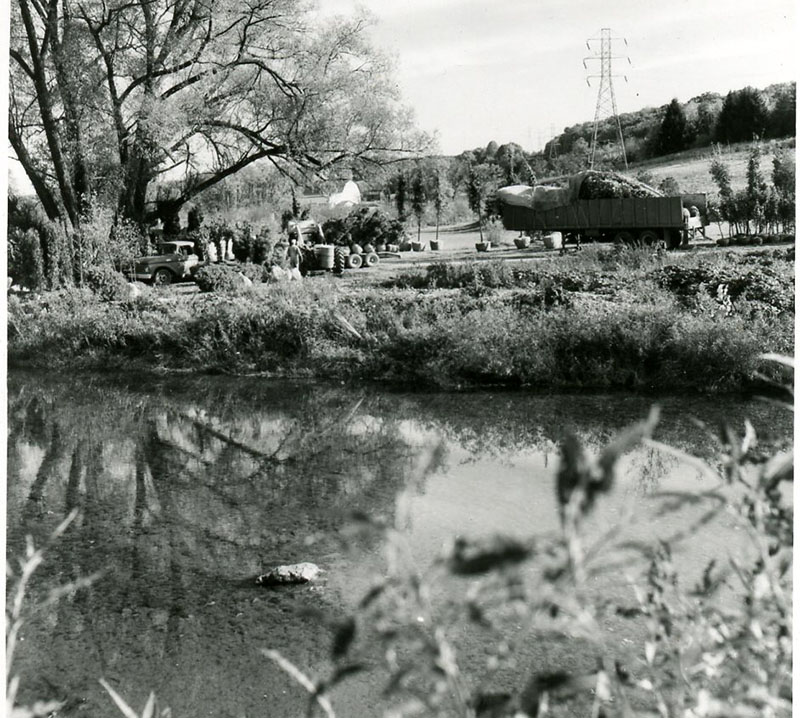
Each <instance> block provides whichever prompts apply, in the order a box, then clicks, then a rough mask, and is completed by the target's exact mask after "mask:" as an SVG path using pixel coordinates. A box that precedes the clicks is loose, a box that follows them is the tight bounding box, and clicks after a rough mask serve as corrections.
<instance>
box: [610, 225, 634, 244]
mask: <svg viewBox="0 0 800 718" xmlns="http://www.w3.org/2000/svg"><path fill="white" fill-rule="evenodd" d="M632 243H633V235H632V234H631V233H630V232H629V231H628V230H627V229H623V230H620V231H619V232H617V233H616V234H615V235H614V244H632Z"/></svg>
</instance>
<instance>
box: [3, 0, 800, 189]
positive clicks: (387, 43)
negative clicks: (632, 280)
mask: <svg viewBox="0 0 800 718" xmlns="http://www.w3.org/2000/svg"><path fill="white" fill-rule="evenodd" d="M318 2H319V9H320V11H321V12H322V13H323V14H325V15H332V14H337V13H342V14H350V13H352V12H353V11H354V10H355V9H356V8H357V7H362V8H365V9H366V10H367V11H368V12H369V13H370V14H371V15H372V16H373V18H374V26H373V27H372V28H371V30H370V32H371V33H372V35H373V38H374V41H375V43H376V44H377V46H378V47H380V48H382V49H383V50H384V51H385V52H387V53H388V54H390V55H391V56H392V57H393V58H394V61H395V68H396V72H395V78H396V80H397V83H398V86H399V90H400V92H401V95H402V97H403V99H404V102H405V103H406V104H407V105H409V106H410V107H411V108H413V110H414V112H415V115H416V120H417V124H418V126H419V127H420V129H422V130H425V131H427V132H429V133H431V134H433V133H435V134H436V136H437V138H438V146H439V150H440V151H441V152H442V153H444V154H458V153H459V152H461V151H463V150H465V149H473V148H476V147H485V146H486V145H487V144H488V143H489V141H491V140H494V141H496V142H497V143H498V144H503V143H505V142H516V143H518V144H520V145H522V147H523V148H524V149H525V150H527V151H533V150H537V149H541V148H542V147H543V146H544V143H545V142H546V141H548V140H549V139H550V138H551V137H553V136H554V135H555V134H558V133H560V132H561V131H562V130H563V129H564V128H565V127H568V126H570V125H574V124H577V123H579V122H584V121H589V120H591V119H592V118H593V117H594V111H595V104H596V101H597V90H598V80H597V79H590V82H591V85H590V84H587V78H588V77H589V75H591V74H595V73H597V72H599V62H597V61H591V60H590V61H588V62H587V65H588V69H584V66H583V59H584V58H586V57H589V56H592V55H593V54H599V43H598V42H593V43H590V48H587V44H586V41H587V40H589V39H590V38H599V36H600V30H601V28H605V27H607V28H610V29H611V31H612V34H613V36H614V37H615V38H618V39H616V40H614V43H613V50H614V54H615V55H618V56H620V57H619V59H615V60H613V61H612V62H613V69H614V72H615V74H618V75H620V76H619V77H616V78H615V79H614V80H613V82H614V90H615V94H616V100H617V108H618V111H619V112H629V111H635V110H638V109H641V108H642V107H647V106H660V105H665V104H667V103H668V102H669V101H670V100H671V99H672V98H673V97H676V98H677V99H678V100H680V101H682V102H685V101H686V100H689V99H691V98H692V97H695V96H696V95H699V94H701V93H703V92H706V91H712V92H719V93H721V94H724V93H726V92H727V91H728V90H738V89H741V88H742V87H746V86H748V85H751V86H753V87H757V88H764V87H766V86H767V85H770V84H772V83H775V82H786V81H789V80H794V79H796V78H797V70H798V65H797V56H798V52H797V46H798V37H800V32H798V27H797V11H798V3H799V2H800V0H761V1H760V2H759V3H756V2H754V1H753V0H750V1H749V2H747V3H745V2H742V0H729V1H727V2H726V1H725V0H660V1H658V2H654V1H653V0H360V2H359V1H358V0H318ZM623 39H624V40H623ZM626 43H627V44H626ZM628 58H630V63H629V62H628ZM623 75H624V76H625V77H623ZM626 79H627V81H626ZM5 87H7V85H5ZM4 91H5V89H4ZM9 170H10V175H11V177H10V178H11V180H12V183H13V184H14V185H15V186H16V187H17V188H18V189H21V190H24V189H25V186H26V185H27V180H26V179H25V177H24V175H23V173H22V172H21V170H20V168H19V167H18V164H17V163H16V162H15V161H11V162H9Z"/></svg>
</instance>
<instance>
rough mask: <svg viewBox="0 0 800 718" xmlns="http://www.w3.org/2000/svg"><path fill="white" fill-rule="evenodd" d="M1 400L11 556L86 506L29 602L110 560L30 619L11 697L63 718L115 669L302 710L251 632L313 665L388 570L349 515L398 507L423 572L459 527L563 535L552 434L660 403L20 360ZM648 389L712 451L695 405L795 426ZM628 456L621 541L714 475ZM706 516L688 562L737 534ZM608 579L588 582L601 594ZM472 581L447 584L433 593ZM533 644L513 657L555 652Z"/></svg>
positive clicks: (615, 501)
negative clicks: (336, 626) (340, 620)
mask: <svg viewBox="0 0 800 718" xmlns="http://www.w3.org/2000/svg"><path fill="white" fill-rule="evenodd" d="M8 402H9V406H8V464H7V466H8V484H7V498H8V503H7V506H8V509H7V510H8V514H7V526H8V529H7V547H8V548H7V551H8V559H9V561H12V562H14V565H16V563H15V562H16V559H17V557H19V556H21V555H22V553H23V552H24V546H25V537H26V536H28V535H30V536H32V537H33V539H34V541H35V542H36V543H37V545H38V544H41V543H42V542H43V541H45V540H46V539H47V537H48V535H49V533H50V532H51V531H52V530H53V529H54V528H55V527H56V526H57V525H58V523H59V522H60V521H62V520H63V518H64V517H65V516H66V515H67V514H68V513H69V512H70V511H71V510H72V509H78V510H79V515H78V518H77V519H76V520H75V521H74V522H73V524H72V525H71V526H70V527H69V528H68V529H67V531H66V532H65V534H64V535H63V536H62V537H61V538H60V539H59V540H58V541H57V542H55V543H54V545H52V546H51V547H49V548H48V550H47V553H46V557H45V561H44V563H43V564H42V565H41V567H40V568H39V570H38V571H37V573H36V575H35V578H34V581H33V582H32V586H31V589H30V591H29V592H28V595H27V597H26V601H28V602H29V604H30V605H31V606H33V605H35V604H36V603H37V602H40V601H42V600H44V598H45V597H46V596H47V593H48V590H49V589H51V588H53V587H55V586H57V585H59V584H61V583H66V582H68V581H72V580H76V579H78V578H81V577H87V576H90V575H92V574H95V573H97V572H101V574H100V577H99V578H97V580H95V581H94V583H93V584H92V585H91V586H90V587H89V588H88V589H84V590H81V591H79V592H77V593H76V594H74V595H73V596H71V597H68V598H65V599H63V600H61V601H60V602H58V603H57V604H56V605H55V606H54V607H53V608H48V609H47V610H45V611H42V612H41V613H39V614H38V615H36V616H35V617H33V618H32V619H31V620H30V622H29V623H28V624H27V625H26V626H25V627H24V629H23V631H22V632H21V635H20V640H19V642H18V646H17V652H16V656H15V663H14V669H15V672H16V673H18V674H19V675H20V677H21V687H20V693H19V696H20V700H21V701H33V700H37V699H38V700H42V699H55V700H63V701H66V705H65V707H64V708H63V710H62V711H61V712H60V713H59V715H80V716H90V717H94V716H109V715H113V714H114V708H113V704H112V703H111V701H110V698H109V697H108V695H107V694H106V693H105V692H104V691H103V689H102V688H101V687H100V685H99V683H98V679H99V678H105V680H107V681H108V682H109V683H110V684H111V685H112V686H114V688H115V689H116V690H117V691H118V692H119V693H120V694H121V695H122V696H124V697H125V698H126V700H128V702H129V703H130V704H131V705H132V706H133V707H134V708H136V709H137V710H138V709H141V707H142V706H143V705H144V703H145V701H146V699H147V695H148V693H149V692H150V691H151V690H152V691H155V693H156V694H157V696H158V698H159V701H160V703H161V705H162V706H164V705H168V706H170V707H171V709H172V715H174V716H200V715H208V716H235V717H239V716H256V715H276V716H289V715H301V714H302V713H303V711H304V710H305V707H306V705H307V701H306V699H305V698H304V695H303V692H302V690H301V689H299V688H298V687H297V685H296V684H295V683H294V682H293V681H292V680H291V679H290V678H289V677H288V676H287V675H286V674H284V673H282V672H281V671H280V670H278V669H277V667H276V666H275V665H274V664H273V663H272V662H270V661H269V660H267V659H266V658H265V657H264V656H263V655H262V653H261V649H265V648H272V649H277V650H279V651H280V652H281V653H282V654H283V655H285V656H286V657H287V658H289V659H290V660H291V661H292V662H294V663H295V664H296V665H298V666H300V667H302V668H303V669H304V670H306V671H308V672H309V674H311V675H320V674H321V673H322V671H323V670H324V666H325V665H326V661H327V657H328V655H329V652H330V642H331V638H330V630H329V627H328V626H327V625H326V623H325V620H324V619H323V618H321V617H320V616H323V615H329V616H341V615H344V614H345V613H346V612H347V611H349V610H352V609H353V607H354V606H355V605H356V603H357V602H358V600H359V599H360V597H361V596H363V595H364V593H365V592H366V591H367V590H368V588H369V587H370V585H372V582H373V581H374V580H375V578H376V577H378V576H380V575H381V574H382V573H383V572H384V571H385V567H384V548H385V546H384V543H385V541H384V540H383V538H382V535H380V534H376V535H371V536H369V537H367V538H366V539H365V540H363V541H361V542H359V543H358V544H356V545H346V544H345V542H344V540H343V537H345V536H347V535H349V534H348V531H347V527H349V526H351V525H352V517H353V516H354V515H355V514H360V515H364V516H369V517H372V518H373V519H380V520H382V521H384V522H385V523H386V524H387V525H395V526H397V527H398V529H399V532H400V535H401V536H403V537H404V540H405V542H406V545H407V547H408V550H409V551H410V554H411V555H412V556H413V559H414V561H415V562H417V563H418V564H419V565H420V566H421V567H424V566H428V565H430V564H431V563H432V562H433V561H434V560H435V558H436V557H437V556H438V555H440V554H441V552H442V550H443V547H444V546H446V545H447V544H448V542H450V541H451V540H452V539H453V537H454V536H457V535H458V536H488V535H491V534H494V533H505V534H510V535H512V536H518V537H527V536H531V535H540V534H548V533H552V532H554V531H556V530H557V529H558V526H559V519H558V512H557V507H556V499H555V491H554V488H553V482H554V476H555V471H556V467H557V464H558V454H559V443H560V441H561V440H562V439H563V438H564V437H565V436H566V435H567V433H569V432H572V433H574V434H575V435H577V436H578V437H579V439H580V440H581V442H582V443H583V444H584V445H585V446H586V447H588V448H589V449H590V450H592V451H595V452H596V451H598V450H599V448H600V447H601V446H603V445H604V444H605V443H606V442H607V441H608V440H609V438H610V437H611V436H613V434H614V433H615V432H616V431H618V430H620V429H622V428H623V427H625V426H627V425H629V424H631V423H632V422H634V421H638V420H641V419H642V418H644V417H645V416H646V415H647V412H648V410H649V407H650V405H651V404H652V403H653V399H648V398H642V397H636V396H626V395H612V396H586V395H575V396H539V395H535V394H528V393H502V392H498V393H490V392H479V393H469V394H421V393H397V392H384V391H379V390H377V389H375V388H372V387H370V388H363V389H359V388H354V387H352V386H338V385H329V384H314V383H300V382H295V383H291V382H269V381H265V380H259V379H230V378H209V377H204V378H190V377H186V376H180V375H176V376H172V377H160V378H153V377H152V376H142V377H126V378H124V379H118V380H112V379H110V378H108V377H104V376H91V375H78V376H75V377H70V378H64V377H62V378H58V377H53V376H48V375H40V374H28V373H12V374H11V375H10V376H9V379H8ZM657 403H659V405H660V406H661V421H660V424H659V427H658V429H657V432H656V438H657V439H659V440H661V441H664V442H666V443H669V444H670V445H672V446H674V447H677V448H679V449H682V450H685V451H688V452H691V453H693V454H695V455H697V456H701V457H711V456H712V455H713V452H714V445H713V441H712V440H711V439H710V437H709V435H708V434H707V433H706V432H704V431H703V430H702V429H700V428H698V426H697V425H696V424H695V423H694V422H693V421H692V418H693V417H695V418H697V419H699V420H702V421H704V422H706V423H708V424H709V425H715V424H716V423H717V422H719V421H720V420H723V419H724V420H725V421H728V422H730V423H731V424H732V425H733V426H735V427H739V428H740V427H741V426H742V425H743V422H744V420H745V418H749V419H750V420H751V421H752V422H753V424H754V426H755V429H756V431H757V433H758V435H759V437H760V438H761V439H762V440H766V441H767V442H768V443H769V442H770V441H775V442H780V441H784V440H785V438H786V437H788V436H790V435H791V423H792V417H791V413H790V412H787V411H786V410H785V409H783V408H781V407H777V406H774V405H771V404H768V403H766V402H761V401H757V400H743V399H739V400H734V399H725V400H720V399H719V398H714V399H703V398H697V397H693V398H687V397H683V398H665V399H661V400H659V401H658V402H657ZM619 468H620V470H619V478H618V482H617V485H616V487H615V490H614V491H613V493H612V494H611V495H610V496H608V497H604V498H603V500H601V502H600V505H599V506H598V508H597V511H596V512H595V514H594V516H593V519H592V527H591V528H590V531H593V532H595V533H596V534H599V533H600V532H602V531H603V530H604V529H605V528H607V527H608V526H609V525H611V524H612V523H613V522H614V521H616V520H618V519H619V518H620V517H621V516H623V515H626V516H628V517H629V518H630V525H629V526H628V528H627V529H626V530H627V532H628V534H629V536H630V537H634V538H639V539H644V540H648V541H655V540H656V538H659V537H661V538H667V537H670V536H672V535H673V534H676V533H679V532H680V531H681V530H682V529H684V528H685V527H686V526H688V525H690V524H691V523H692V521H693V520H695V519H696V518H697V516H698V515H699V514H698V510H697V509H694V513H692V510H690V509H687V511H686V512H678V513H677V514H674V515H669V516H661V517H658V516H654V515H653V513H652V510H653V508H654V506H655V504H656V498H655V495H654V494H655V492H656V491H664V490H681V491H683V490H688V491H699V490H703V489H706V488H709V484H708V479H706V478H704V477H703V476H702V475H701V474H700V472H698V471H697V470H696V469H694V468H692V467H690V466H689V465H688V464H687V463H685V462H683V461H682V460H680V459H679V458H675V457H674V456H671V455H667V454H664V453H662V452H659V451H656V450H654V449H652V448H639V449H636V450H634V451H632V452H631V453H630V454H628V455H627V456H626V457H625V458H624V459H623V460H622V462H621V464H620V467H619ZM701 531H702V533H701V534H700V535H699V536H696V537H694V538H693V539H692V540H691V541H687V542H684V543H683V544H681V545H680V546H679V547H678V549H677V550H678V551H679V560H680V564H681V565H682V567H683V570H685V571H686V572H687V574H688V575H690V577H691V576H693V575H699V573H700V572H701V571H702V568H703V567H704V566H705V563H706V561H707V560H708V559H709V557H712V556H715V555H718V554H720V553H724V552H725V551H726V550H731V547H732V546H735V545H736V542H737V541H738V540H739V539H738V534H737V529H736V527H735V526H734V525H733V520H732V519H731V518H730V517H725V516H724V515H723V516H722V517H720V518H717V519H716V520H715V521H714V522H713V523H711V524H709V525H708V526H705V527H703V528H702V530H701ZM300 561H312V562H314V563H316V564H318V565H319V566H320V567H321V568H322V569H323V571H324V573H323V577H322V579H321V580H319V581H318V582H315V583H313V584H308V585H304V586H296V587H290V588H283V589H279V590H275V589H268V588H264V587H260V586H256V585H255V582H254V580H253V579H254V577H255V576H256V575H258V574H260V573H262V572H264V571H265V570H267V569H268V568H270V567H272V566H275V565H278V564H286V563H296V562H300ZM621 575H622V574H621V573H619V574H617V575H615V574H613V573H612V574H611V577H610V579H606V580H605V582H604V583H599V584H598V587H599V588H600V587H601V586H606V587H607V588H608V590H612V591H613V590H614V589H613V585H614V584H615V583H616V584H619V583H620V576H621ZM463 591H464V584H463V582H462V583H461V584H451V583H447V582H442V583H441V585H437V587H436V592H435V593H436V594H437V597H441V598H447V597H453V596H455V595H458V594H460V593H462V592H463ZM308 606H311V607H312V608H314V609H315V610H314V611H308V610H300V609H302V608H303V607H306V608H307V607H308ZM454 641H455V643H456V645H457V647H458V648H459V650H461V651H463V652H464V654H465V655H466V659H465V660H466V662H467V664H470V665H474V666H479V665H481V661H482V660H483V657H482V654H481V650H482V648H481V646H480V645H479V644H480V641H479V640H478V639H477V638H474V637H472V635H471V633H470V631H469V630H468V629H464V630H460V631H458V632H457V635H455V636H454ZM542 650H544V649H542ZM535 653H536V652H535V651H533V652H531V653H530V655H527V654H526V655H524V656H523V658H525V660H528V659H530V661H535V660H540V661H541V660H547V661H556V660H558V654H557V653H549V654H546V655H545V654H542V653H540V654H539V655H538V657H537V655H535ZM519 670H520V671H523V672H524V671H525V670H528V667H527V666H524V665H521V666H519ZM501 682H502V681H501ZM380 690H381V685H380V680H379V678H376V674H373V673H372V672H369V671H368V672H366V673H363V674H360V675H358V676H355V677H353V679H352V680H351V681H349V682H346V683H343V684H341V685H340V686H339V687H337V688H336V690H335V691H334V702H335V704H336V706H337V708H339V710H340V713H339V714H340V715H372V714H377V713H378V712H379V709H378V708H377V707H376V706H378V705H379V704H381V703H380V701H381V698H380ZM365 706H370V709H369V710H367V709H366V708H365Z"/></svg>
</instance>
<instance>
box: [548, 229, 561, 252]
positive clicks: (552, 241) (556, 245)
mask: <svg viewBox="0 0 800 718" xmlns="http://www.w3.org/2000/svg"><path fill="white" fill-rule="evenodd" d="M561 242H562V237H561V232H550V234H546V235H544V246H545V247H547V248H548V249H561Z"/></svg>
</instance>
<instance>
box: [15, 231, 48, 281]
mask: <svg viewBox="0 0 800 718" xmlns="http://www.w3.org/2000/svg"><path fill="white" fill-rule="evenodd" d="M8 273H9V276H11V277H13V279H14V281H15V282H16V283H17V284H18V285H21V286H23V287H26V288H27V289H31V290H38V289H44V288H45V274H44V259H43V258H42V246H41V244H40V242H39V234H38V233H37V232H36V230H34V229H26V230H20V229H18V228H16V227H13V228H10V230H9V233H8Z"/></svg>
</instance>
